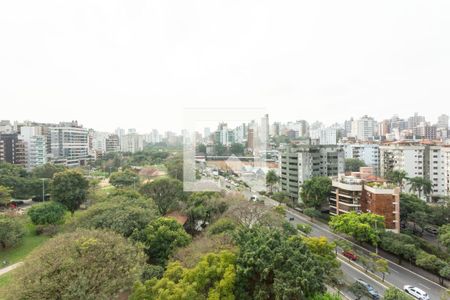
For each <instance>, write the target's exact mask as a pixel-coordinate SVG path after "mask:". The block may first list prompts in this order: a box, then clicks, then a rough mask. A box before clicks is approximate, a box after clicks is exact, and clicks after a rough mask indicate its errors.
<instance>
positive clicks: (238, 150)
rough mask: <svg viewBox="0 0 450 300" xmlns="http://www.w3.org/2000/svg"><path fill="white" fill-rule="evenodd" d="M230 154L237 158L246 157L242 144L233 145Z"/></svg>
mask: <svg viewBox="0 0 450 300" xmlns="http://www.w3.org/2000/svg"><path fill="white" fill-rule="evenodd" d="M230 152H231V154H234V155H236V156H240V155H244V152H245V147H244V145H243V144H241V143H232V144H231V146H230Z"/></svg>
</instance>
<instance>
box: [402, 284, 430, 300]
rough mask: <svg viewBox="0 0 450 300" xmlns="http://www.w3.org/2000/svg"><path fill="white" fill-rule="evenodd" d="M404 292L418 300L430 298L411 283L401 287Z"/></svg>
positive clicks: (428, 299)
mask: <svg viewBox="0 0 450 300" xmlns="http://www.w3.org/2000/svg"><path fill="white" fill-rule="evenodd" d="M403 289H404V290H405V292H406V293H408V294H409V295H411V296H413V297H414V298H416V299H419V300H430V297H429V296H428V295H427V293H425V292H424V291H423V290H421V289H419V288H418V287H415V286H411V285H405V286H404V287H403Z"/></svg>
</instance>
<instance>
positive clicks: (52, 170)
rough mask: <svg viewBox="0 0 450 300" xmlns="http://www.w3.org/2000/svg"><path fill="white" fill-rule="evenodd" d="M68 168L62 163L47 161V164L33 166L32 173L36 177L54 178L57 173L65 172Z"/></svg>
mask: <svg viewBox="0 0 450 300" xmlns="http://www.w3.org/2000/svg"><path fill="white" fill-rule="evenodd" d="M66 169H67V168H66V167H65V166H62V165H55V164H50V163H47V164H45V165H42V166H37V167H35V168H33V171H32V172H31V174H32V176H33V177H35V178H47V179H52V178H53V176H54V175H55V174H56V173H59V172H63V171H65V170H66Z"/></svg>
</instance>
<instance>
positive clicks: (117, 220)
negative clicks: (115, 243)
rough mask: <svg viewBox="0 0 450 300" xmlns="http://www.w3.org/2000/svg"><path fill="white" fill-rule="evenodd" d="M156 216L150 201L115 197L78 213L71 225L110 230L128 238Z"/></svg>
mask: <svg viewBox="0 0 450 300" xmlns="http://www.w3.org/2000/svg"><path fill="white" fill-rule="evenodd" d="M157 215H158V213H157V211H156V210H155V209H154V208H153V205H152V204H151V202H150V201H145V202H144V201H142V200H136V199H126V198H121V197H115V198H113V199H110V201H108V202H101V203H98V204H94V205H93V206H91V207H90V208H89V209H88V210H86V211H83V212H80V213H79V214H78V215H77V216H76V219H75V221H74V223H73V225H75V226H76V227H82V228H90V229H110V230H112V231H115V232H117V233H119V234H121V235H123V236H124V237H129V236H131V235H132V234H133V233H134V232H135V231H141V230H143V229H144V228H145V227H146V226H147V224H148V223H150V222H151V221H152V220H154V219H155V218H156V217H157Z"/></svg>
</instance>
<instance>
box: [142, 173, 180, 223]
mask: <svg viewBox="0 0 450 300" xmlns="http://www.w3.org/2000/svg"><path fill="white" fill-rule="evenodd" d="M139 191H140V193H141V194H142V195H144V196H147V197H150V198H152V199H153V200H154V201H155V204H156V206H157V207H158V210H159V213H160V214H161V215H163V216H164V215H165V214H166V213H167V212H169V210H171V209H173V208H175V207H176V206H177V204H178V202H179V201H181V200H183V198H184V194H183V184H182V183H181V181H179V180H178V179H172V178H160V179H156V180H154V181H152V182H149V183H146V184H144V185H143V186H142V187H141V189H140V190H139Z"/></svg>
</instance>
